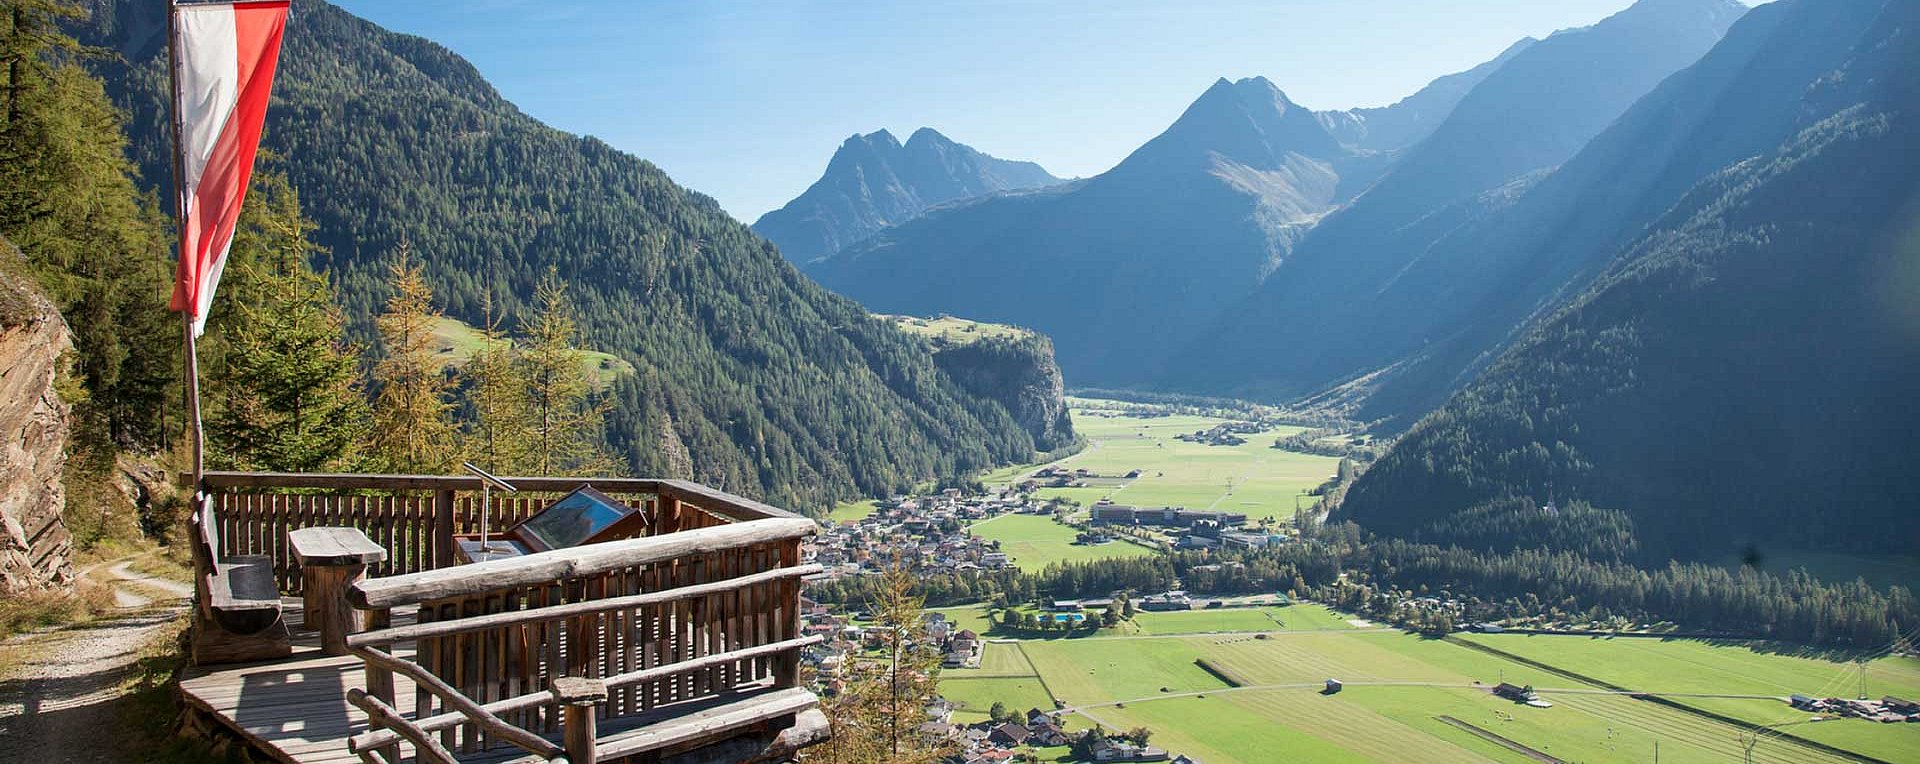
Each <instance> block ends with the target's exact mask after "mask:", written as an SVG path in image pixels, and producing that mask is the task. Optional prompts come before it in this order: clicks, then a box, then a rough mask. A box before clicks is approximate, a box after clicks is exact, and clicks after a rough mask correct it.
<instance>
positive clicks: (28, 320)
mask: <svg viewBox="0 0 1920 764" xmlns="http://www.w3.org/2000/svg"><path fill="white" fill-rule="evenodd" d="M71 346H72V343H71V340H70V339H69V336H68V332H67V323H66V321H64V320H62V319H61V318H60V312H59V310H57V309H56V308H55V307H54V305H53V303H51V302H48V301H47V299H46V297H44V296H42V295H41V294H40V293H39V292H38V291H36V290H35V288H34V286H33V281H32V277H31V276H28V275H27V273H26V263H25V261H24V259H23V258H22V257H21V256H20V252H19V250H16V249H14V248H13V245H12V244H9V243H7V242H6V241H4V240H0V526H4V530H5V532H4V533H0V594H12V593H16V592H22V591H30V590H35V589H46V588H53V587H61V586H66V585H68V584H70V583H71V582H72V580H73V563H72V560H71V554H72V551H73V537H72V536H71V535H70V534H68V533H67V526H66V524H65V523H64V522H62V521H61V519H60V513H61V510H62V509H64V508H65V506H66V498H67V497H66V488H65V486H64V485H63V484H62V482H61V473H62V472H63V470H64V469H65V467H66V449H67V415H68V412H67V404H66V403H65V402H63V401H61V400H60V396H59V394H58V393H56V392H55V391H54V379H55V377H56V376H57V375H58V373H59V365H60V356H61V355H62V354H63V353H65V352H66V351H67V349H68V348H69V347H71Z"/></svg>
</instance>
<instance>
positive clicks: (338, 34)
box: [77, 0, 1072, 509]
mask: <svg viewBox="0 0 1920 764" xmlns="http://www.w3.org/2000/svg"><path fill="white" fill-rule="evenodd" d="M90 6H91V7H90V10H91V14H90V18H89V19H87V20H86V21H84V22H81V28H80V29H79V30H77V31H78V32H79V33H80V35H81V36H82V37H83V38H84V39H85V41H86V42H88V43H90V44H94V45H99V46H101V47H105V48H109V49H111V50H114V51H116V52H118V53H119V54H120V55H119V56H103V57H99V58H97V59H92V60H91V62H92V64H93V66H94V67H95V68H96V69H97V70H98V71H99V72H100V73H101V76H102V78H103V79H104V80H105V81H106V83H107V86H108V89H109V92H110V94H111V95H112V96H113V97H114V99H115V101H116V102H117V103H118V104H119V105H120V106H121V107H122V108H123V109H125V110H126V112H127V113H128V114H129V116H130V124H129V128H128V132H129V138H130V146H129V151H130V152H131V153H132V154H133V156H134V158H135V159H136V161H137V162H139V164H140V165H141V166H142V168H143V175H144V177H145V178H147V179H149V180H150V181H155V183H154V184H155V185H160V183H159V181H164V179H166V178H168V177H169V175H170V174H169V172H168V170H167V160H166V157H167V151H168V148H167V147H168V139H167V131H166V128H165V124H166V122H165V120H164V118H163V117H162V116H161V115H162V113H163V112H162V105H163V103H164V95H163V94H164V93H165V92H166V91H165V88H166V83H167V79H166V77H167V74H166V67H165V56H164V55H163V53H164V51H165V49H166V34H165V32H166V16H165V13H166V4H164V3H156V2H147V0H93V1H92V2H91V3H90ZM263 148H264V149H265V150H266V151H268V152H271V154H272V155H273V158H270V159H268V160H266V161H263V163H262V167H263V169H265V170H268V171H280V172H285V173H286V174H287V175H288V177H289V178H290V179H291V180H292V182H293V184H294V186H295V187H296V188H297V189H299V191H300V192H301V193H300V201H301V206H302V208H303V210H304V212H305V213H306V214H307V215H308V216H309V217H311V218H313V220H314V221H315V222H316V223H317V227H316V229H315V230H314V231H313V234H312V236H313V239H314V240H315V241H317V242H319V243H320V244H322V245H324V246H325V248H326V251H325V252H324V253H321V254H319V255H316V256H315V263H316V265H318V266H319V267H321V268H323V269H324V270H325V271H326V273H327V275H328V276H329V278H330V279H331V280H332V281H333V282H334V283H335V284H336V286H337V290H338V293H339V295H340V299H341V302H342V303H343V307H344V310H345V313H346V315H347V318H348V320H349V322H350V323H351V324H352V325H354V326H356V327H359V331H361V332H363V334H362V335H361V336H363V337H364V336H366V335H365V334H364V332H366V331H367V329H368V326H369V324H370V323H371V317H372V316H373V314H374V313H375V312H376V311H377V310H378V309H379V306H380V305H381V304H382V302H383V301H384V300H385V298H386V295H387V292H388V287H387V283H386V273H387V269H388V265H389V263H390V262H391V258H392V257H393V254H394V252H395V250H396V248H397V247H398V246H399V245H400V243H401V242H408V243H410V244H411V247H412V251H413V253H414V254H415V256H418V257H420V258H422V260H423V264H424V268H425V271H426V274H427V277H428V279H429V281H430V282H431V283H432V285H433V287H434V290H435V295H436V298H437V300H438V301H439V303H440V304H441V305H442V306H444V308H445V310H446V312H447V313H448V314H449V315H450V316H452V317H454V318H458V319H462V320H464V321H466V322H468V323H470V324H479V323H481V322H482V320H483V319H484V317H485V316H486V314H487V312H488V311H487V305H486V301H487V299H488V298H489V296H491V298H492V300H493V303H494V304H493V310H494V312H495V314H496V315H499V314H505V315H507V316H508V327H509V328H511V327H512V323H513V320H514V319H515V318H517V317H520V316H524V315H525V312H524V311H525V310H526V307H525V306H526V305H527V304H528V303H529V302H530V301H531V299H532V295H533V293H534V285H535V284H536V283H537V282H538V281H539V280H540V279H541V278H542V277H543V275H544V274H546V273H548V272H549V270H552V271H553V272H557V273H558V274H559V275H560V276H561V277H562V278H563V279H565V280H566V281H567V282H568V283H569V284H570V295H571V297H572V299H573V303H574V307H575V316H576V318H577V319H578V322H579V324H580V326H581V328H582V330H583V333H584V335H585V337H584V338H583V339H584V341H585V342H586V343H587V344H588V345H589V346H591V347H594V348H596V349H600V350H605V351H608V352H611V353H613V354H615V355H617V356H619V357H620V358H621V359H622V360H624V361H626V362H629V363H631V364H633V366H634V368H635V369H636V372H635V373H634V374H632V375H623V376H621V377H620V378H619V379H617V380H616V381H615V382H614V384H613V385H612V387H611V388H610V389H609V390H608V391H607V395H608V396H609V397H610V398H611V399H612V401H611V402H612V406H613V408H612V411H611V413H610V414H609V416H608V421H609V427H608V432H607V438H608V441H609V445H610V446H611V447H612V449H613V450H614V451H615V452H616V453H617V454H618V455H619V456H620V457H622V459H623V460H624V461H625V466H626V467H627V468H628V469H630V470H632V471H633V472H635V473H637V474H642V475H657V476H662V477H683V478H694V479H698V480H700V481H702V482H705V483H707V484H709V485H713V486H716V487H719V488H723V489H726V490H731V491H737V492H741V493H745V494H747V495H751V496H755V497H762V498H765V499H767V500H769V501H772V502H774V503H777V504H781V505H785V506H789V507H792V508H794V509H824V508H825V507H829V506H831V504H832V503H833V502H835V501H838V500H846V499H852V498H857V497H860V496H873V495H882V494H885V493H888V492H895V491H901V490H906V489H909V488H911V487H912V486H915V485H919V484H922V483H925V482H928V481H933V480H939V479H943V478H950V477H954V476H958V475H962V474H965V473H968V472H971V471H976V470H980V469H982V468H986V467H989V466H991V465H995V464H1004V463H1009V462H1014V461H1026V460H1030V459H1032V458H1033V456H1034V454H1035V453H1036V451H1044V450H1051V449H1055V448H1058V447H1060V446H1061V445H1064V444H1065V443H1068V442H1070V441H1071V438H1072V432H1071V430H1070V429H1067V428H1069V427H1070V425H1068V424H1067V423H1065V422H1063V421H1061V420H1060V419H1059V418H1058V417H1054V416H1050V413H1051V411H1053V410H1055V409H1052V408H1049V407H1048V404H1049V403H1050V404H1052V405H1053V406H1054V407H1057V406H1058V403H1059V377H1058V372H1057V370H1056V369H1055V368H1054V366H1053V362H1052V359H1051V358H1050V357H1049V356H1047V348H1046V343H1045V341H1044V339H1043V338H1036V339H1034V340H1032V341H1029V342H1025V343H1021V344H1018V345H1009V346H1007V347H1000V348H996V355H995V356H994V357H993V358H991V359H989V360H991V361H992V363H991V366H989V367H986V368H983V369H970V368H967V367H966V365H965V361H966V358H964V357H957V356H941V357H939V358H936V355H937V351H938V349H939V348H937V347H936V346H935V345H934V344H933V343H930V342H928V341H927V340H925V339H923V338H920V337H916V336H910V335H908V334H906V333H905V332H902V331H900V330H898V329H896V328H894V326H893V325H892V324H891V322H888V321H884V320H881V319H877V318H873V317H871V316H870V315H869V314H868V312H867V311H866V310H864V309H862V308H861V307H860V306H859V305H858V304H856V303H854V302H853V301H852V300H848V299H845V298H843V297H840V296H838V295H834V294H831V293H829V292H827V291H826V290H824V289H822V288H820V287H819V286H818V285H817V284H815V283H813V282H812V281H809V280H808V279H806V278H805V277H803V276H802V275H800V273H799V272H798V271H796V270H795V269H794V268H793V267H792V266H791V265H789V264H788V263H786V262H785V261H784V260H782V259H781V258H780V256H779V254H778V253H777V252H776V251H775V250H774V247H773V246H771V245H769V244H768V243H767V242H766V241H765V240H763V239H761V238H760V237H758V236H755V235H754V234H753V233H752V232H751V231H749V230H748V229H747V227H746V226H744V225H741V224H740V223H738V222H736V221H734V220H733V219H732V218H730V217H728V216H727V214H726V213H725V212H723V211H722V210H721V209H720V207H719V205H718V204H716V203H715V202H714V201H713V200H712V199H710V198H708V197H706V196H704V195H701V194H699V193H697V192H694V191H691V190H688V189H686V188H684V187H682V186H680V185H678V184H676V183H674V182H673V180H672V179H670V178H668V177H667V175H666V174H665V173H664V172H661V171H660V169H659V168H657V167H655V166H654V165H652V164H650V163H648V162H646V161H645V160H642V159H640V158H638V157H634V156H632V155H629V154H626V153H623V152H621V151H618V150H615V149H613V148H612V147H610V146H607V145H606V144H605V143H603V142H601V141H599V140H596V139H593V138H588V137H581V136H576V135H570V134H567V133H564V132H561V131H559V130H555V129H553V128H551V127H548V126H546V125H544V124H541V123H540V122H538V121H536V120H534V119H532V118H531V117H528V116H527V115H526V114H524V113H522V112H521V111H520V110H519V109H517V108H515V107H514V106H513V104H511V103H509V102H507V101H506V100H505V99H504V98H502V97H501V96H500V94H499V93H498V92H496V91H495V90H494V89H493V87H492V86H491V85H489V84H488V83H487V81H486V80H485V78H483V77H482V76H481V75H480V73H479V72H478V71H477V70H476V69H475V68H474V67H473V66H472V65H471V64H469V63H468V62H467V61H465V60H464V59H462V58H460V57H459V56H457V55H454V54H453V53H452V52H450V51H448V50H447V49H445V48H443V47H441V46H439V45H437V44H435V43H433V42H430V41H428V40H424V39H421V38H419V37H414V36H410V35H403V34H395V33H393V32H389V31H387V30H385V29H382V28H380V27H379V26H377V25H375V24H372V23H370V22H368V21H365V20H363V19H360V18H357V17H355V16H353V15H352V14H349V13H347V12H346V11H343V10H341V9H340V8H338V7H335V6H333V5H330V4H328V3H325V2H321V0H295V2H294V3H293V9H292V13H291V16H290V18H289V21H288V25H287V34H286V42H285V48H284V50H283V52H282V56H281V64H280V70H279V73H278V77H277V81H276V82H275V83H274V100H273V106H272V108H271V110H269V112H268V115H267V127H266V133H265V138H264V141H263ZM950 370H952V371H950ZM955 372H959V373H960V375H959V376H956V373H955Z"/></svg>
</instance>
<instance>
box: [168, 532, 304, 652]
mask: <svg viewBox="0 0 1920 764" xmlns="http://www.w3.org/2000/svg"><path fill="white" fill-rule="evenodd" d="M196 503H197V505H198V506H197V508H196V509H195V510H194V513H193V517H192V521H191V522H189V523H188V526H187V527H188V531H187V532H188V535H190V536H191V537H192V538H191V540H190V543H189V546H191V547H192V552H193V569H194V599H195V603H196V604H195V607H194V623H193V640H192V645H193V661H194V663H197V664H201V665H207V664H215V663H241V662H246V661H257V660H268V659H272V658H283V657H286V656H288V655H291V654H292V653H293V643H292V641H291V639H290V638H289V636H288V634H287V625H286V622H285V620H284V619H282V617H281V613H280V590H279V587H278V586H277V585H276V584H275V583H274V576H273V559H272V558H270V557H267V556H266V555H231V556H224V557H223V556H221V554H220V531H219V526H218V525H217V524H216V523H215V522H214V517H213V502H212V501H211V500H210V499H207V498H204V497H203V498H201V500H200V501H198V502H196Z"/></svg>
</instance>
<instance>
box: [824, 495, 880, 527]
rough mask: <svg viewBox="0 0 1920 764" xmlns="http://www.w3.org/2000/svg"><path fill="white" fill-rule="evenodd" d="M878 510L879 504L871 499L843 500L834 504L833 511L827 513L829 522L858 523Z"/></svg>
mask: <svg viewBox="0 0 1920 764" xmlns="http://www.w3.org/2000/svg"><path fill="white" fill-rule="evenodd" d="M878 511H880V507H879V505H878V504H876V503H875V502H873V501H871V500H867V501H843V502H840V503H839V504H836V505H834V507H833V511H831V512H828V513H827V522H830V523H835V524H838V523H857V522H860V521H861V520H865V519H867V517H868V516H869V515H872V514H873V513H875V512H878Z"/></svg>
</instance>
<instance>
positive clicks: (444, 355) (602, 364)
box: [433, 316, 633, 387]
mask: <svg viewBox="0 0 1920 764" xmlns="http://www.w3.org/2000/svg"><path fill="white" fill-rule="evenodd" d="M484 342H485V340H484V339H483V338H482V337H481V335H480V330H478V329H475V328H473V327H471V326H468V325H467V324H465V323H464V322H461V321H459V320H457V319H452V318H447V317H445V316H442V317H440V319H438V320H437V321H435V322H434V325H433V347H434V353H435V354H436V355H437V357H438V358H439V359H440V362H441V363H443V364H447V365H451V366H459V365H460V364H463V363H466V362H467V359H469V358H472V357H473V354H474V353H477V352H479V351H480V348H481V346H482V345H483V344H484ZM580 365H581V367H582V368H583V369H585V371H586V373H587V379H589V380H592V382H593V385H594V387H605V386H607V385H610V384H613V380H614V379H616V378H619V377H622V376H625V375H628V374H632V373H633V364H631V363H628V362H626V361H625V360H624V359H621V358H620V357H619V356H616V355H614V354H612V353H602V352H600V351H597V350H585V351H581V358H580Z"/></svg>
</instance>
